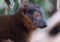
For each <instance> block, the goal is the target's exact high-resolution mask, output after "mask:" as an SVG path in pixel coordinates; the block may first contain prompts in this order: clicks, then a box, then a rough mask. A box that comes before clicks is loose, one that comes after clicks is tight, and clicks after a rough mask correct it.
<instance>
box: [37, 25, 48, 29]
mask: <svg viewBox="0 0 60 42" xmlns="http://www.w3.org/2000/svg"><path fill="white" fill-rule="evenodd" d="M37 27H38V28H41V29H43V28H45V27H47V25H43V26H37Z"/></svg>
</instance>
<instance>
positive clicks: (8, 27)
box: [0, 11, 36, 42]
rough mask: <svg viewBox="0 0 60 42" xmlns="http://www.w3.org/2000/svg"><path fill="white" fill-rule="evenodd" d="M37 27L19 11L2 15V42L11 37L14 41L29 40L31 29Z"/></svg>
mask: <svg viewBox="0 0 60 42" xmlns="http://www.w3.org/2000/svg"><path fill="white" fill-rule="evenodd" d="M35 29H36V27H35V26H34V25H33V23H32V21H31V20H30V19H29V18H28V17H27V16H25V15H24V14H23V12H21V11H19V12H17V13H15V15H7V16H0V42H1V41H2V40H6V39H11V40H13V41H14V42H27V40H28V39H27V38H28V36H29V33H30V31H33V30H35Z"/></svg>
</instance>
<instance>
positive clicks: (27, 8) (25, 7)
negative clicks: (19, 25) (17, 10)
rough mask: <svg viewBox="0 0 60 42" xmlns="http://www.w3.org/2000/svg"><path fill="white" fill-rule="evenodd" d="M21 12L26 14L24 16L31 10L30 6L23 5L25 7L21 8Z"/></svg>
mask: <svg viewBox="0 0 60 42" xmlns="http://www.w3.org/2000/svg"><path fill="white" fill-rule="evenodd" d="M21 10H22V11H23V12H24V14H26V13H27V11H28V10H29V6H28V5H23V6H22V7H21Z"/></svg>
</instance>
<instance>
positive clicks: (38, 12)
mask: <svg viewBox="0 0 60 42" xmlns="http://www.w3.org/2000/svg"><path fill="white" fill-rule="evenodd" d="M20 8H21V10H22V11H23V12H24V15H25V16H28V17H29V18H30V19H31V21H32V22H33V24H34V25H35V26H36V27H38V28H44V27H46V26H47V25H46V22H45V21H44V18H43V14H44V12H43V10H42V9H41V7H39V6H37V5H33V4H22V5H21V6H20Z"/></svg>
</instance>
